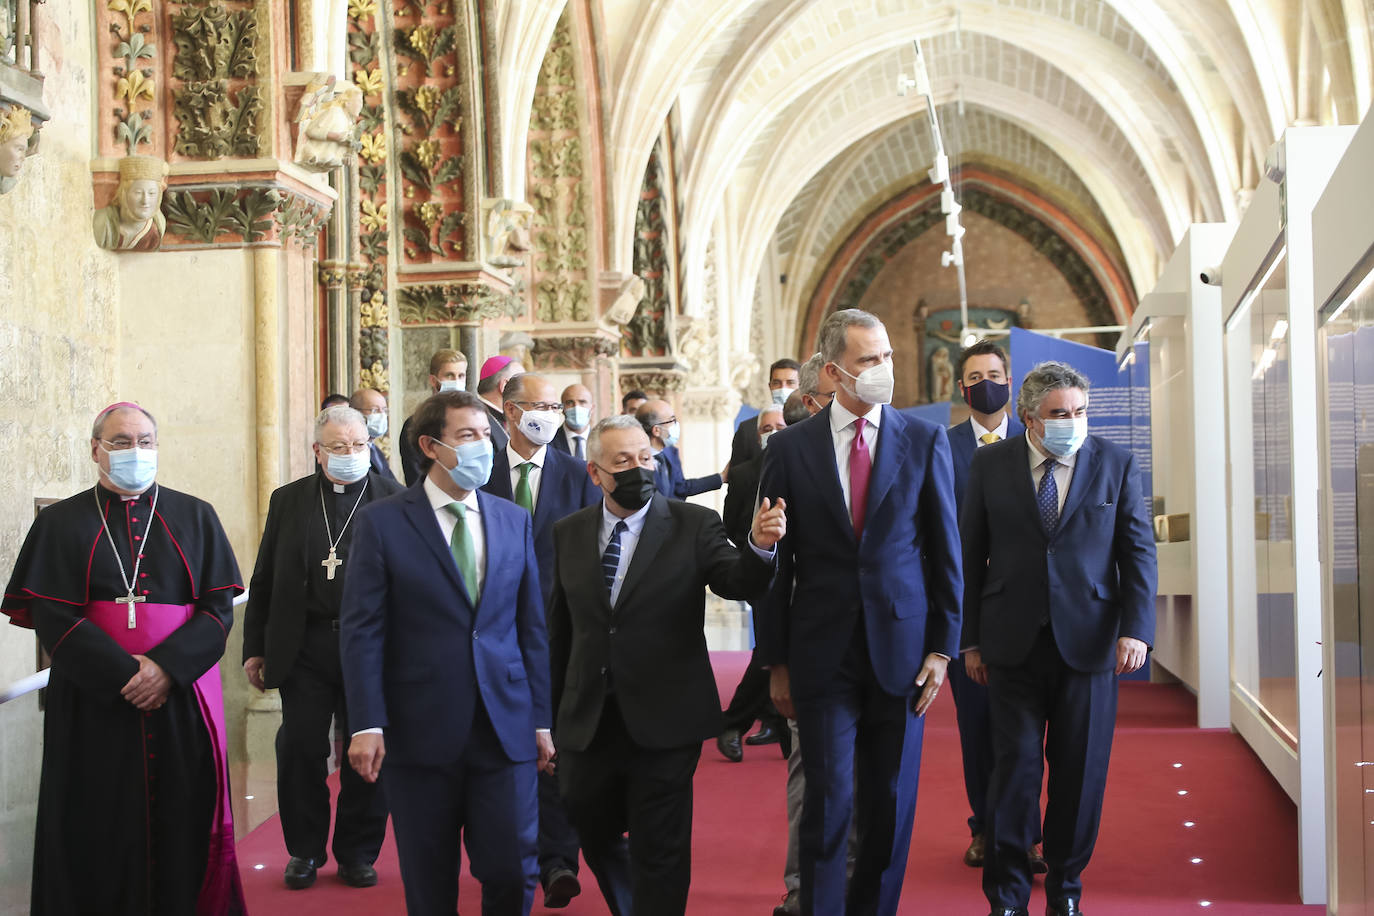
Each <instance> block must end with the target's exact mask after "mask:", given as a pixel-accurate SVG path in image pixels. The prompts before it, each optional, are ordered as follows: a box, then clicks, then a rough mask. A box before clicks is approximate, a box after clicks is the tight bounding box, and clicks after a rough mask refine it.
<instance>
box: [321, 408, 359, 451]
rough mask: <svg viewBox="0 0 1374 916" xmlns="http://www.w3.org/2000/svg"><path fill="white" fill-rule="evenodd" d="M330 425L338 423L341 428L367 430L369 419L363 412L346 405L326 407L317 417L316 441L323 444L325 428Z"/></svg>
mask: <svg viewBox="0 0 1374 916" xmlns="http://www.w3.org/2000/svg"><path fill="white" fill-rule="evenodd" d="M330 423H337V424H339V425H340V426H351V425H357V426H361V427H362V428H363V429H364V430H366V429H367V418H366V417H364V416H363V415H362V412H361V411H357V410H354V409H353V408H352V407H349V406H348V405H346V404H335V405H334V406H333V407H326V408H325V409H324V410H321V411H320V412H319V415H318V416H316V417H315V441H316V442H322V441H323V439H322V438H321V437H322V436H323V435H324V428H325V427H326V426H328V425H329V424H330Z"/></svg>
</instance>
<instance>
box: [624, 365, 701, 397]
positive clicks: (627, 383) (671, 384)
mask: <svg viewBox="0 0 1374 916" xmlns="http://www.w3.org/2000/svg"><path fill="white" fill-rule="evenodd" d="M636 388H638V389H639V390H640V391H645V392H648V393H649V394H660V395H669V394H678V393H681V392H682V391H684V390H686V388H687V379H686V377H685V376H683V374H682V373H681V372H677V371H673V370H665V369H644V370H635V369H624V368H622V369H621V370H620V393H621V394H624V393H626V392H627V391H634V390H635V389H636Z"/></svg>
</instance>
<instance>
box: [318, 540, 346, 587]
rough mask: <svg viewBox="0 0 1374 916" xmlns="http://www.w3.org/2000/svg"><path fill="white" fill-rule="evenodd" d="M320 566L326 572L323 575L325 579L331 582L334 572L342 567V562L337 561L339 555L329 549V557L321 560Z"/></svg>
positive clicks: (332, 549)
mask: <svg viewBox="0 0 1374 916" xmlns="http://www.w3.org/2000/svg"><path fill="white" fill-rule="evenodd" d="M320 565H321V566H323V567H324V568H325V569H326V570H328V572H326V573H325V578H326V579H330V580H332V579H333V578H334V570H335V569H336V568H337V567H340V566H342V565H343V560H340V559H339V555H338V554H337V553H335V552H334V548H333V547H331V548H329V556H327V557H325V558H324V559H323V560H321V561H320Z"/></svg>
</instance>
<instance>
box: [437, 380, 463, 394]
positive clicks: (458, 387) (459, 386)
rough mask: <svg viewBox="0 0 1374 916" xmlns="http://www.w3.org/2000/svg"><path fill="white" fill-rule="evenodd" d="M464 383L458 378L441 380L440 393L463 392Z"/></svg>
mask: <svg viewBox="0 0 1374 916" xmlns="http://www.w3.org/2000/svg"><path fill="white" fill-rule="evenodd" d="M462 390H463V383H462V382H460V381H458V380H457V379H456V378H446V379H440V380H439V391H440V392H444V391H462Z"/></svg>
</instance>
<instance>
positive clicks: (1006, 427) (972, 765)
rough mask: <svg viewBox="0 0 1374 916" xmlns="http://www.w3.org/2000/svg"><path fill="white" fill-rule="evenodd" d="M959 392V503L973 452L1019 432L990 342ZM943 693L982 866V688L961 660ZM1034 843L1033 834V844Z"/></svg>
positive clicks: (1038, 862)
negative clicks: (955, 730)
mask: <svg viewBox="0 0 1374 916" xmlns="http://www.w3.org/2000/svg"><path fill="white" fill-rule="evenodd" d="M957 377H958V379H959V392H960V394H962V395H963V396H964V402H965V403H966V404H968V407H969V416H968V419H966V420H964V421H963V422H962V423H958V424H955V425H954V426H951V427H950V428H949V451H950V455H951V457H952V458H953V460H954V496H955V500H956V501H957V503H958V504H959V505H960V506H962V505H963V503H964V488H965V486H966V485H967V483H968V468H969V464H970V463H972V461H973V453H974V451H975V450H977V449H979V448H981V447H982V446H984V445H990V444H992V443H993V442H1001V441H1002V440H1003V439H1008V438H1010V437H1012V436H1019V435H1021V433H1023V432H1025V427H1023V426H1022V425H1021V422H1020V421H1019V420H1017V419H1016V418H1015V417H1013V416H1012V415H1011V411H1010V410H1009V409H1008V408H1007V402H1008V401H1009V400H1010V398H1011V376H1010V375H1009V368H1008V365H1007V353H1006V351H1005V350H1003V349H1002V348H1001V347H999V346H998V345H997V344H995V343H992V342H991V341H986V340H980V341H978V342H977V343H975V344H973V345H972V346H970V347H968V348H967V349H965V350H964V352H963V353H961V354H960V355H959V365H958V371H957ZM949 689H950V691H951V692H952V693H953V694H954V708H955V712H956V716H957V721H958V723H959V747H960V749H961V751H962V752H963V761H964V790H965V792H966V793H967V794H968V804H969V810H970V812H971V813H970V815H969V819H968V827H969V833H970V838H969V844H968V849H966V850H965V851H964V864H965V865H967V866H969V867H970V868H982V867H983V849H984V845H985V840H986V836H985V834H984V828H985V825H986V822H987V801H988V782H989V780H991V779H992V729H991V726H990V725H989V724H988V690H987V687H985V686H983V685H982V684H978V683H975V682H974V681H972V680H971V679H970V678H969V676H968V671H967V669H966V667H965V665H964V663H963V661H962V660H960V661H959V662H957V663H955V664H953V665H950V667H949ZM1039 841H1040V836H1039V833H1038V832H1037V834H1036V836H1035V842H1036V843H1037V844H1038V843H1039ZM1030 856H1031V867H1032V869H1033V870H1034V871H1035V872H1036V873H1043V872H1044V870H1045V868H1044V865H1045V859H1044V857H1043V856H1042V855H1041V854H1040V851H1039V849H1037V848H1032V849H1031V850H1030Z"/></svg>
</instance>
